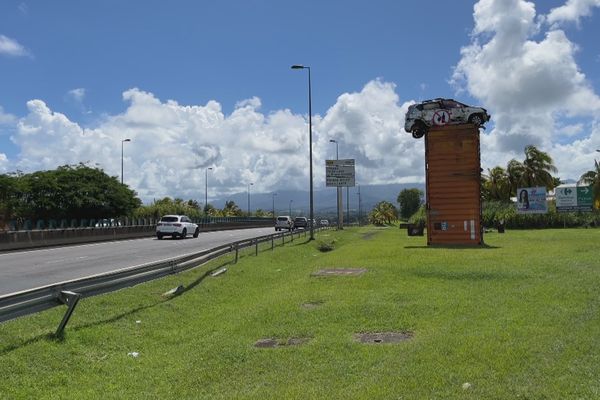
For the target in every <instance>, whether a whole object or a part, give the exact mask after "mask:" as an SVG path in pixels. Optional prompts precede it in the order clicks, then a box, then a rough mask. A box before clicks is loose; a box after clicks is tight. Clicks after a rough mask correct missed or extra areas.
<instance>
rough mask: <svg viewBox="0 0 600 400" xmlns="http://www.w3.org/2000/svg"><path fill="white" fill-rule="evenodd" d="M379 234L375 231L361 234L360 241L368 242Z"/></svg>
mask: <svg viewBox="0 0 600 400" xmlns="http://www.w3.org/2000/svg"><path fill="white" fill-rule="evenodd" d="M378 233H379V232H375V231H371V232H367V233H363V234H362V239H363V240H370V239H372V238H373V236H375V235H377V234H378Z"/></svg>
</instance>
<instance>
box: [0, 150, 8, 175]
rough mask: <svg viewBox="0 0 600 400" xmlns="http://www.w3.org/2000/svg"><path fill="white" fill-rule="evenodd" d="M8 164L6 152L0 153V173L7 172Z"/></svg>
mask: <svg viewBox="0 0 600 400" xmlns="http://www.w3.org/2000/svg"><path fill="white" fill-rule="evenodd" d="M8 166H9V162H8V157H6V154H4V153H0V173H6V172H8Z"/></svg>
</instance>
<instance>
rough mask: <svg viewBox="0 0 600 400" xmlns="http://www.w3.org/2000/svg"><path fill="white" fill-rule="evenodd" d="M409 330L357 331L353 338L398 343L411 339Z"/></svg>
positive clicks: (411, 335)
mask: <svg viewBox="0 0 600 400" xmlns="http://www.w3.org/2000/svg"><path fill="white" fill-rule="evenodd" d="M412 337H413V334H412V333H411V332H379V333H357V334H355V335H354V339H355V340H356V341H357V342H361V343H376V344H379V343H399V342H403V341H405V340H408V339H411V338H412Z"/></svg>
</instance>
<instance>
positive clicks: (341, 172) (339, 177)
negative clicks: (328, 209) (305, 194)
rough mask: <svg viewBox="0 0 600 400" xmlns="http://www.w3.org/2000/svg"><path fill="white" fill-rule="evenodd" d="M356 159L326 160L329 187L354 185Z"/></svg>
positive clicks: (326, 177)
mask: <svg viewBox="0 0 600 400" xmlns="http://www.w3.org/2000/svg"><path fill="white" fill-rule="evenodd" d="M354 181H355V175H354V160H353V159H347V160H325V184H326V186H327V187H347V186H354Z"/></svg>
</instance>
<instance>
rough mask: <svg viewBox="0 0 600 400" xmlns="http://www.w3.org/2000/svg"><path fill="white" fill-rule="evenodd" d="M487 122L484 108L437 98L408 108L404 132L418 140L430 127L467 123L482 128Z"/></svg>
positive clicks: (487, 115)
mask: <svg viewBox="0 0 600 400" xmlns="http://www.w3.org/2000/svg"><path fill="white" fill-rule="evenodd" d="M489 120H490V115H489V114H488V113H487V110H486V109H485V108H481V107H472V106H468V105H466V104H463V103H460V102H458V101H456V100H453V99H442V98H437V99H434V100H426V101H424V102H422V103H418V104H413V105H411V106H410V107H408V112H407V113H406V117H405V119H404V130H405V131H406V132H409V133H412V136H413V137H414V138H415V139H419V138H421V137H423V136H424V135H425V134H426V133H427V132H428V131H429V128H431V127H432V126H443V125H456V124H466V123H469V124H473V125H475V126H477V127H482V126H483V124H485V123H486V122H487V121H489Z"/></svg>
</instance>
